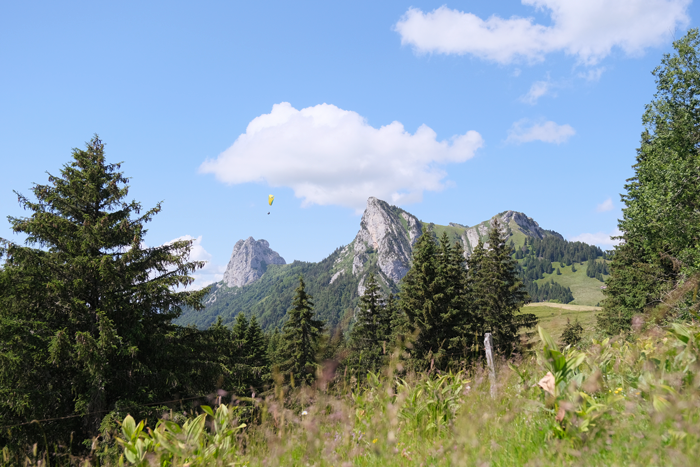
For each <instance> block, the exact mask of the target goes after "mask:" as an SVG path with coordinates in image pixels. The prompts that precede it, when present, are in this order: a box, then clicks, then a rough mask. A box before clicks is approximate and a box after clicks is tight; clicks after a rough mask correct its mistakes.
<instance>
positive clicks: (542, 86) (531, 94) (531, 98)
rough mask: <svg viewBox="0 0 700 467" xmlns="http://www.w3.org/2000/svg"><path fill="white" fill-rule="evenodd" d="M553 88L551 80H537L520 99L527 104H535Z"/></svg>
mask: <svg viewBox="0 0 700 467" xmlns="http://www.w3.org/2000/svg"><path fill="white" fill-rule="evenodd" d="M551 90H552V83H551V82H550V81H549V80H547V81H535V82H534V83H532V86H530V90H529V91H528V92H527V94H525V95H524V96H521V97H520V101H521V102H525V103H526V104H530V105H535V104H536V103H537V100H538V99H539V98H540V97H542V96H544V95H546V94H548V93H549V92H550V91H551Z"/></svg>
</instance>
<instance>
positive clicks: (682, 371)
mask: <svg viewBox="0 0 700 467" xmlns="http://www.w3.org/2000/svg"><path fill="white" fill-rule="evenodd" d="M540 333H541V345H540V349H539V350H538V351H537V353H536V355H531V356H529V357H526V358H524V359H523V360H520V361H513V362H505V361H500V362H499V364H498V366H497V369H496V371H497V377H496V382H495V396H494V397H492V396H491V384H490V381H489V374H488V372H486V371H485V370H484V369H483V368H478V367H477V368H471V369H469V370H468V371H461V372H458V373H452V374H420V375H404V376H402V377H399V376H398V375H399V373H398V372H399V371H400V369H401V366H400V363H399V362H398V361H397V360H396V359H395V360H394V363H393V364H392V365H391V368H389V369H387V372H386V374H384V375H381V376H379V375H370V376H369V378H368V381H367V382H366V384H364V385H362V386H360V385H358V384H357V383H353V384H350V383H349V382H346V383H344V382H343V381H342V378H340V381H338V380H335V381H333V380H331V378H332V372H331V371H330V368H327V369H326V370H327V371H326V372H323V373H320V375H319V376H320V379H319V383H318V385H317V386H316V387H314V388H303V389H296V390H289V392H287V391H286V390H285V389H283V388H281V387H276V389H275V393H274V394H273V395H270V396H269V397H267V398H264V399H255V400H254V401H252V402H253V404H254V407H255V409H254V410H255V415H254V416H253V417H252V418H251V417H250V416H247V417H246V419H247V425H246V424H244V423H241V421H240V420H241V418H240V416H241V414H242V413H243V411H244V410H249V408H248V409H245V408H242V406H237V405H234V404H231V405H220V406H218V408H216V409H211V408H209V407H205V406H200V407H199V409H198V415H197V414H196V413H195V415H196V416H195V415H193V416H191V417H190V418H189V419H188V420H187V421H184V422H183V421H182V420H180V421H177V420H173V418H172V417H171V416H170V415H168V414H165V416H164V418H163V419H162V420H160V421H158V422H157V423H150V424H149V425H150V427H147V426H146V424H145V423H144V422H140V423H136V421H134V420H133V418H131V417H130V416H129V417H126V419H125V420H124V421H123V423H122V426H121V430H120V431H119V432H115V433H112V435H111V436H113V437H114V438H116V439H117V441H118V445H117V446H118V448H117V449H115V448H114V447H112V448H111V449H109V446H114V442H113V441H114V438H113V439H112V442H109V438H110V437H109V436H107V438H105V439H103V440H101V441H96V442H95V443H93V455H92V456H91V458H90V459H86V460H84V461H82V462H83V464H82V465H97V463H98V462H100V465H117V464H119V465H139V466H146V465H159V466H170V465H172V466H180V465H188V466H195V465H197V466H205V465H206V466H209V465H211V466H215V465H221V466H223V465H250V466H258V465H259V466H275V465H318V466H341V465H360V466H380V465H397V466H408V465H416V466H419V465H475V466H482V465H492V466H512V465H530V466H539V465H542V466H544V465H548V466H549V465H586V466H589V465H606V466H609V465H620V466H622V465H625V466H628V465H640V466H641V465H645V466H647V465H697V464H698V459H700V457H699V456H700V444H699V443H698V441H700V423H698V422H700V376H699V375H700V373H699V372H698V370H700V366H699V364H698V356H699V355H700V351H699V350H698V343H699V342H700V326H695V325H690V326H680V325H674V326H672V327H669V328H668V329H661V328H658V327H655V328H653V329H650V330H649V331H647V332H646V333H645V334H643V335H640V336H638V337H637V338H636V339H634V340H633V341H631V342H629V341H625V340H623V339H613V340H604V341H602V342H599V341H595V340H592V341H590V345H589V346H588V347H587V348H586V349H584V350H577V349H559V348H558V347H557V345H556V343H555V342H554V340H553V339H552V338H551V337H550V336H549V334H548V333H547V332H546V331H544V330H542V331H540ZM193 417H194V418H193ZM40 458H41V455H38V457H34V458H33V457H32V455H31V454H30V455H29V456H28V457H27V458H26V460H25V463H26V465H39V462H40V461H41V459H40ZM5 463H6V465H10V464H12V465H16V464H13V463H12V462H11V460H10V459H7V458H5ZM57 464H60V463H59V462H57V459H56V458H54V460H53V463H52V465H57ZM41 465H46V464H45V463H43V464H41ZM66 465H67V459H66ZM75 465H77V464H75Z"/></svg>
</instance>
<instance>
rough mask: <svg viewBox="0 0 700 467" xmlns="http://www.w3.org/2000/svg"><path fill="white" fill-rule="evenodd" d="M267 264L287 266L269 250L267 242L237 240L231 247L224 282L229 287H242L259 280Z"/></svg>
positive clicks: (248, 239) (275, 253) (277, 255)
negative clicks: (231, 250)
mask: <svg viewBox="0 0 700 467" xmlns="http://www.w3.org/2000/svg"><path fill="white" fill-rule="evenodd" d="M268 264H277V265H282V264H287V262H286V261H285V260H284V258H282V257H281V256H280V255H279V253H277V252H276V251H273V250H271V249H270V244H269V243H268V242H267V240H258V241H256V240H255V239H254V238H253V237H248V238H247V239H246V240H238V241H237V242H236V244H235V245H234V246H233V253H231V259H230V260H229V262H228V266H227V267H226V272H225V273H224V282H225V283H226V285H227V286H229V287H243V286H245V285H248V284H250V283H252V282H255V281H256V280H258V279H260V278H261V277H262V275H263V274H265V271H266V270H267V265H268Z"/></svg>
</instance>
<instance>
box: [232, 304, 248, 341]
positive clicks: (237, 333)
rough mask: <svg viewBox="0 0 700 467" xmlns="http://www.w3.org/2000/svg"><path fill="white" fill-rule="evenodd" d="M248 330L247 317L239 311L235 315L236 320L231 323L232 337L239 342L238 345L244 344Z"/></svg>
mask: <svg viewBox="0 0 700 467" xmlns="http://www.w3.org/2000/svg"><path fill="white" fill-rule="evenodd" d="M247 331H248V319H247V318H246V317H245V313H243V312H240V313H238V316H236V322H235V323H234V324H233V335H234V338H235V339H237V340H238V341H239V342H240V345H241V346H243V345H245V336H246V332H247Z"/></svg>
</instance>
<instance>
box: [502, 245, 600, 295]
mask: <svg viewBox="0 0 700 467" xmlns="http://www.w3.org/2000/svg"><path fill="white" fill-rule="evenodd" d="M513 246H514V245H513ZM608 256H609V255H608V254H607V253H605V252H603V250H601V249H600V248H599V247H597V246H593V245H588V244H586V243H583V242H569V241H566V240H564V239H563V238H559V237H556V236H550V237H545V238H542V239H540V238H532V237H526V238H525V243H524V245H523V246H522V247H521V248H516V249H515V252H514V253H513V257H514V258H515V259H516V260H517V261H518V265H517V267H516V270H517V272H518V275H519V277H520V279H521V280H522V281H523V283H524V284H525V288H526V290H527V293H528V294H529V295H530V299H531V300H532V301H533V302H546V301H552V300H556V301H558V302H560V303H569V302H572V301H573V300H574V295H573V294H572V293H571V289H570V288H569V287H564V286H562V285H560V284H558V283H557V282H555V280H554V277H552V278H551V279H550V281H549V282H546V283H544V284H539V285H538V283H537V282H535V281H537V280H539V279H544V278H545V274H547V275H551V274H554V273H555V272H556V273H557V275H559V274H561V272H560V271H559V269H558V268H557V267H556V266H555V265H554V264H553V263H557V265H561V267H563V266H572V268H573V271H574V272H575V271H576V264H578V265H579V266H581V267H583V264H584V263H585V264H587V266H586V274H587V275H588V277H595V278H596V279H598V280H600V281H601V282H603V281H604V278H603V275H607V274H609V272H608V269H607V262H606V259H607V258H608Z"/></svg>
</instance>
